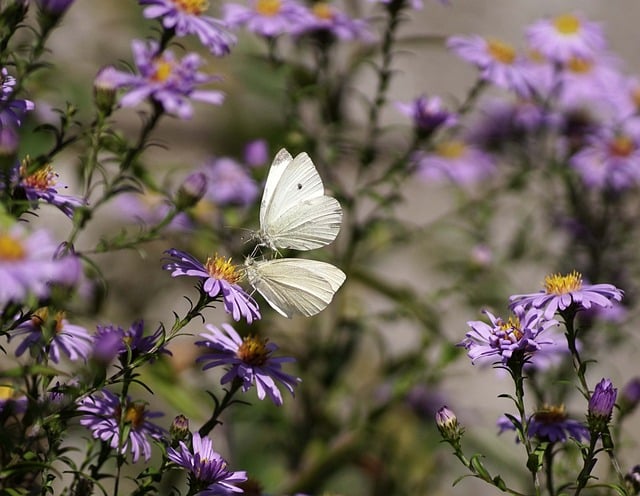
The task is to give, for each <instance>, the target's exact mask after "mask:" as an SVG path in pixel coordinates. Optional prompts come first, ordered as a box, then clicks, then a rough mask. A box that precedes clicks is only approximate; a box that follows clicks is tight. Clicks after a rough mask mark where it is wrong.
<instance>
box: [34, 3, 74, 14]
mask: <svg viewBox="0 0 640 496" xmlns="http://www.w3.org/2000/svg"><path fill="white" fill-rule="evenodd" d="M73 2H74V0H37V4H38V7H40V10H42V11H43V12H45V13H47V14H50V15H55V16H61V15H62V14H64V13H65V12H66V11H67V9H68V8H69V7H70V6H71V4H72V3H73Z"/></svg>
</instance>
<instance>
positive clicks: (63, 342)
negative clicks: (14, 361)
mask: <svg viewBox="0 0 640 496" xmlns="http://www.w3.org/2000/svg"><path fill="white" fill-rule="evenodd" d="M18 336H24V339H23V341H22V343H20V345H19V346H18V347H17V348H16V356H21V355H22V354H23V353H24V352H25V351H26V350H27V349H29V348H31V349H33V350H34V351H35V352H36V353H37V354H39V353H47V354H48V355H49V359H50V360H51V361H52V362H54V363H58V362H59V361H60V352H62V353H64V354H65V355H67V357H69V360H73V361H75V360H83V361H85V362H86V361H87V358H88V357H89V355H90V354H91V348H92V340H91V336H89V333H88V332H87V330H86V329H85V328H84V327H80V326H78V325H73V324H70V323H69V321H68V320H67V319H66V318H65V313H64V312H57V313H56V314H55V315H54V316H53V317H50V316H49V309H48V308H46V307H44V308H41V309H39V310H37V311H36V312H34V313H33V315H32V316H31V319H30V320H28V321H26V322H24V323H22V324H20V325H19V326H18V327H17V328H16V333H15V334H14V335H13V336H12V338H13V337H18Z"/></svg>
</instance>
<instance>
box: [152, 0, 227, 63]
mask: <svg viewBox="0 0 640 496" xmlns="http://www.w3.org/2000/svg"><path fill="white" fill-rule="evenodd" d="M140 5H148V7H146V8H145V9H144V16H145V17H146V18H147V19H154V18H158V17H162V25H163V26H164V27H165V28H166V29H174V30H175V33H176V35H177V36H180V37H182V36H186V35H189V34H195V35H196V36H197V37H198V38H199V39H200V42H201V43H202V44H203V45H204V46H206V47H207V48H208V49H209V50H210V51H211V53H212V54H214V55H216V56H221V55H226V54H228V53H229V52H230V51H231V47H232V46H233V45H235V43H236V37H235V36H233V35H232V34H231V33H228V32H227V31H226V30H225V27H226V25H225V23H224V22H222V21H221V20H219V19H215V18H214V17H211V16H207V15H204V13H205V12H206V11H207V8H208V6H209V2H208V1H207V0H190V1H184V0H180V1H177V0H140Z"/></svg>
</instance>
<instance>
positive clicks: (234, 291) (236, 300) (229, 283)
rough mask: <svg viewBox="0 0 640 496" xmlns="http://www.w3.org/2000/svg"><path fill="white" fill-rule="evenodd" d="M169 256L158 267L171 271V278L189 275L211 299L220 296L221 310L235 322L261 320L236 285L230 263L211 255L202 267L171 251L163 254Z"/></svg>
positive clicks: (189, 257)
mask: <svg viewBox="0 0 640 496" xmlns="http://www.w3.org/2000/svg"><path fill="white" fill-rule="evenodd" d="M165 253H166V254H167V255H169V259H168V263H166V264H165V265H163V266H162V268H163V269H164V270H169V271H171V275H172V276H173V277H178V276H190V277H197V278H199V279H200V280H201V281H202V290H203V291H204V292H205V293H207V294H208V295H209V296H210V297H211V298H218V297H221V298H222V301H223V303H224V309H225V311H226V312H227V313H229V314H231V316H232V317H233V319H234V320H235V321H238V320H240V319H241V318H244V319H245V320H246V321H247V323H248V324H251V323H252V322H253V321H254V320H258V319H260V318H261V315H260V308H259V307H258V304H257V303H256V301H255V300H254V299H253V298H252V297H251V296H250V295H249V294H247V293H246V292H245V291H244V290H243V289H242V288H241V287H240V286H238V284H237V282H238V281H239V280H240V279H241V277H242V274H241V273H240V272H238V268H237V267H236V266H235V265H233V264H232V263H231V259H225V258H224V257H219V256H218V255H215V256H214V257H213V258H208V259H207V263H206V264H203V263H202V262H200V261H198V260H197V259H196V258H194V257H193V256H192V255H190V254H188V253H186V252H184V251H180V250H176V249H174V248H172V249H170V250H167V251H166V252H165Z"/></svg>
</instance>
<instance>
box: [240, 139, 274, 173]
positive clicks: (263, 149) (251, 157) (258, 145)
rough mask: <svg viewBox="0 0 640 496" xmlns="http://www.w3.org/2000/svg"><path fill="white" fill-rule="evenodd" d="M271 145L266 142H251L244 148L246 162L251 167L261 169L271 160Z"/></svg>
mask: <svg viewBox="0 0 640 496" xmlns="http://www.w3.org/2000/svg"><path fill="white" fill-rule="evenodd" d="M269 156H270V155H269V145H268V143H267V142H266V140H263V139H257V140H253V141H250V142H249V143H247V144H246V146H245V147H244V162H245V163H246V164H247V165H248V166H249V167H261V166H263V165H264V164H266V163H267V161H268V160H269Z"/></svg>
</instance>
